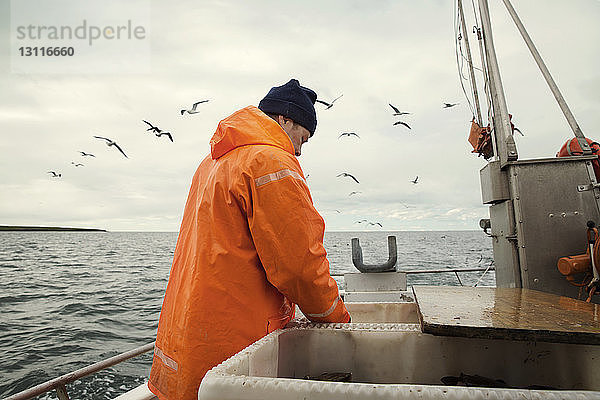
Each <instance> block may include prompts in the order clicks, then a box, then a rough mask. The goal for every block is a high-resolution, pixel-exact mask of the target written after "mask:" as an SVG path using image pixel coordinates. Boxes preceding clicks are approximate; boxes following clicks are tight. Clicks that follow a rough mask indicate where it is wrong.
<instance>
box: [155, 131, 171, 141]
mask: <svg viewBox="0 0 600 400" xmlns="http://www.w3.org/2000/svg"><path fill="white" fill-rule="evenodd" d="M155 135H156V137H161V136H162V135H167V137H168V138H169V140H170V141H171V142H172V141H173V136H171V132H165V131H162V132H160V133H156V134H155Z"/></svg>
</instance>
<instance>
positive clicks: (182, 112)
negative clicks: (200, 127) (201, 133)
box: [181, 100, 208, 115]
mask: <svg viewBox="0 0 600 400" xmlns="http://www.w3.org/2000/svg"><path fill="white" fill-rule="evenodd" d="M207 101H208V100H200V101H198V102H196V103H194V104H192V108H191V109H189V110H186V109H183V110H181V115H183V114H185V113H188V114H198V113H199V112H200V111H197V110H196V107H198V104H202V103H206V102H207Z"/></svg>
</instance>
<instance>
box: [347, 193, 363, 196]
mask: <svg viewBox="0 0 600 400" xmlns="http://www.w3.org/2000/svg"><path fill="white" fill-rule="evenodd" d="M359 193H362V192H350V194H349V195H348V196H353V195H355V194H359Z"/></svg>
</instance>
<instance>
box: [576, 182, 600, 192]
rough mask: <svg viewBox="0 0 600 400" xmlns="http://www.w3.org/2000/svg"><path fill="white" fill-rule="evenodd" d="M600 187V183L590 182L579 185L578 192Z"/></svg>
mask: <svg viewBox="0 0 600 400" xmlns="http://www.w3.org/2000/svg"><path fill="white" fill-rule="evenodd" d="M594 189H600V183H590V184H589V185H577V191H578V192H586V191H588V190H594Z"/></svg>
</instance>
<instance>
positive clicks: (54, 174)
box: [48, 171, 62, 178]
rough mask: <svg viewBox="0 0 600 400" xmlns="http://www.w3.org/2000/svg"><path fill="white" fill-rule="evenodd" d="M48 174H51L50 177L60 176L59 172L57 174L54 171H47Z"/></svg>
mask: <svg viewBox="0 0 600 400" xmlns="http://www.w3.org/2000/svg"><path fill="white" fill-rule="evenodd" d="M48 173H49V174H52V178H60V177H61V176H62V175H61V174H57V173H56V172H54V171H48Z"/></svg>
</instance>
